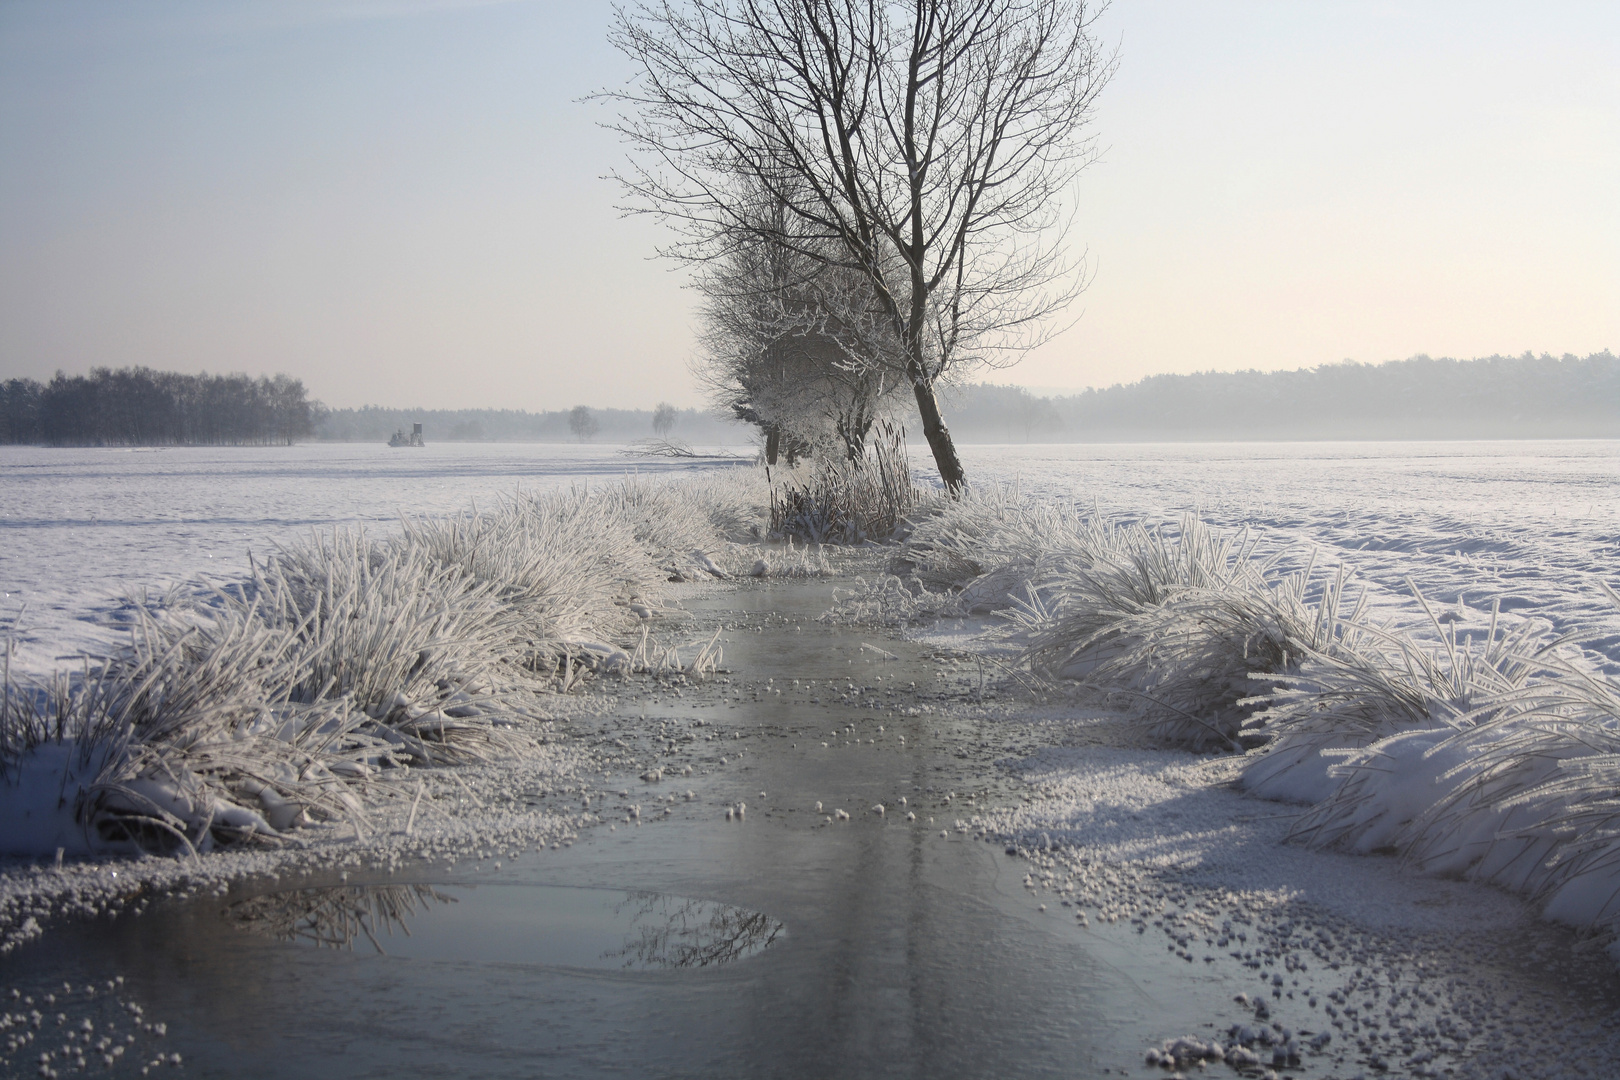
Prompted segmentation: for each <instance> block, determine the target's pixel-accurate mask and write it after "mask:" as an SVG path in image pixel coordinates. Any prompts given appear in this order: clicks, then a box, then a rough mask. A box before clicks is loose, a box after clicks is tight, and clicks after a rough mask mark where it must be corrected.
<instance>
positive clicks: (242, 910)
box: [230, 885, 456, 954]
mask: <svg viewBox="0 0 1620 1080" xmlns="http://www.w3.org/2000/svg"><path fill="white" fill-rule="evenodd" d="M455 902H456V898H455V897H453V896H447V895H445V894H444V893H441V892H439V891H438V890H436V889H434V888H433V887H432V886H430V885H376V886H350V887H344V888H336V889H294V890H292V891H290V892H280V893H270V894H268V895H265V896H255V897H253V898H252V899H250V900H243V901H241V902H239V903H236V904H232V905H231V907H230V913H231V915H232V917H233V918H234V919H235V921H236V924H237V926H239V927H241V928H242V929H243V930H252V931H253V932H255V933H259V934H264V935H265V936H267V937H273V938H276V939H277V940H279V941H307V942H310V943H311V944H314V945H317V946H320V947H321V948H327V949H353V948H354V943H355V941H356V940H358V939H359V938H360V937H361V935H364V936H365V938H366V939H367V940H368V941H370V942H371V944H372V947H374V948H375V949H376V950H377V951H378V952H380V953H384V954H386V953H387V951H388V950H386V949H384V948H383V947H382V942H380V941H378V940H377V935H378V933H387V934H389V935H390V936H392V935H393V933H394V928H395V927H396V926H397V927H398V928H399V930H400V932H401V933H403V934H404V935H405V936H406V937H410V936H411V928H410V926H409V925H408V923H407V921H406V920H407V919H409V918H410V917H411V916H413V915H415V914H417V913H418V912H419V911H426V910H427V909H428V908H430V907H432V906H433V905H434V904H453V903H455Z"/></svg>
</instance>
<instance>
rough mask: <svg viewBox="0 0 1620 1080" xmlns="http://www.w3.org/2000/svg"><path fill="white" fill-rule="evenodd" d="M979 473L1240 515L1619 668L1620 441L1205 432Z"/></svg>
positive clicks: (995, 450) (1027, 485)
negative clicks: (1261, 437)
mask: <svg viewBox="0 0 1620 1080" xmlns="http://www.w3.org/2000/svg"><path fill="white" fill-rule="evenodd" d="M962 456H963V459H964V463H965V465H966V468H967V470H968V474H969V476H970V477H972V478H975V479H980V480H984V479H989V480H997V481H1002V482H1012V483H1016V484H1017V485H1018V487H1019V489H1020V490H1021V491H1022V492H1023V493H1025V494H1028V495H1034V496H1039V497H1050V498H1065V499H1073V500H1075V501H1076V502H1078V503H1079V504H1081V505H1082V506H1085V507H1088V508H1089V507H1092V506H1095V507H1096V508H1097V509H1099V510H1101V511H1102V512H1103V513H1105V514H1108V515H1114V516H1117V517H1119V518H1122V519H1127V520H1137V519H1143V520H1147V521H1160V520H1174V519H1175V517H1176V516H1177V515H1179V514H1181V513H1183V512H1185V511H1195V512H1197V513H1199V514H1200V515H1201V516H1202V517H1203V518H1204V519H1205V520H1206V521H1208V522H1210V523H1211V524H1214V525H1217V526H1221V527H1226V528H1240V527H1244V526H1247V527H1249V528H1251V529H1254V530H1257V531H1259V532H1260V534H1261V536H1262V546H1263V548H1264V549H1266V550H1283V551H1286V552H1290V553H1292V554H1293V557H1292V558H1291V559H1290V560H1289V562H1291V563H1292V562H1297V560H1298V559H1300V558H1304V557H1308V556H1309V553H1310V551H1311V549H1312V548H1313V547H1314V548H1316V549H1317V550H1318V552H1319V555H1320V558H1321V561H1322V562H1329V561H1334V560H1341V559H1342V560H1343V561H1344V562H1345V563H1346V564H1347V565H1348V566H1350V567H1353V568H1354V569H1355V570H1356V571H1357V573H1358V574H1359V575H1360V577H1361V578H1362V579H1363V580H1366V581H1369V582H1372V583H1374V584H1376V585H1378V586H1381V587H1382V588H1383V589H1385V590H1388V591H1389V592H1391V593H1405V586H1404V582H1405V579H1406V578H1408V577H1410V578H1411V579H1412V580H1413V581H1414V582H1416V583H1417V586H1418V588H1419V589H1421V590H1422V591H1423V592H1424V593H1425V595H1427V596H1428V597H1430V598H1431V599H1432V600H1435V601H1438V602H1443V603H1448V604H1450V603H1455V602H1456V599H1457V597H1458V595H1459V594H1461V595H1463V596H1464V597H1465V599H1466V601H1467V603H1468V604H1469V605H1470V606H1474V607H1480V606H1485V607H1488V606H1489V603H1490V601H1491V600H1492V599H1493V598H1499V599H1500V600H1501V602H1502V610H1503V611H1505V612H1517V613H1519V614H1534V615H1538V616H1541V617H1542V618H1545V619H1547V620H1548V621H1549V622H1551V623H1552V624H1553V625H1554V626H1555V627H1557V628H1558V629H1559V630H1560V631H1563V630H1568V629H1572V628H1575V627H1577V626H1582V625H1584V624H1587V623H1589V622H1591V621H1594V620H1595V621H1596V622H1597V624H1598V626H1599V627H1600V629H1599V630H1598V631H1597V632H1595V633H1586V634H1582V637H1583V638H1586V639H1587V645H1588V648H1591V649H1594V650H1595V651H1597V652H1598V653H1600V654H1601V655H1602V656H1603V657H1604V658H1605V660H1606V664H1605V666H1606V668H1607V670H1608V671H1609V672H1610V673H1614V672H1616V671H1620V612H1616V611H1615V610H1614V607H1613V605H1612V604H1610V603H1609V602H1608V600H1607V599H1606V598H1604V597H1603V595H1602V594H1601V593H1600V592H1599V591H1598V590H1597V588H1596V587H1595V586H1594V583H1593V582H1594V579H1596V578H1604V579H1606V580H1608V581H1609V582H1610V583H1611V584H1615V583H1616V582H1617V580H1620V569H1617V568H1620V442H1616V441H1613V440H1568V441H1539V442H1538V441H1523V442H1433V443H1419V442H1410V443H1408V442H1387V443H1206V444H1154V445H1125V446H1112V445H1109V446H1086V445H1072V444H1065V445H1036V446H1018V445H1009V446H968V447H964V448H963V455H962Z"/></svg>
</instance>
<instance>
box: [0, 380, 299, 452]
mask: <svg viewBox="0 0 1620 1080" xmlns="http://www.w3.org/2000/svg"><path fill="white" fill-rule="evenodd" d="M319 409H320V406H319V404H318V403H316V402H312V401H310V400H309V398H308V395H307V393H306V391H305V390H304V384H303V383H302V382H300V381H299V380H297V379H294V378H290V377H289V376H286V375H276V376H273V377H270V376H261V377H259V378H257V379H254V378H250V377H249V376H247V375H208V374H202V375H182V374H179V373H177V372H172V371H153V370H152V369H150V368H144V367H132V368H120V369H118V370H117V371H114V370H112V369H111V368H104V367H103V368H92V369H91V370H90V374H89V375H64V374H63V373H62V372H60V371H59V372H57V373H56V377H55V378H53V379H52V380H51V381H50V382H48V383H40V382H36V381H35V380H33V379H8V380H5V381H3V382H0V443H41V444H44V445H46V446H264V445H272V444H276V445H285V444H291V443H292V442H294V441H295V440H298V439H303V438H308V437H309V436H310V435H312V434H314V431H315V418H316V415H317V413H318V411H319Z"/></svg>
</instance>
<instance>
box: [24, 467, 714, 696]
mask: <svg viewBox="0 0 1620 1080" xmlns="http://www.w3.org/2000/svg"><path fill="white" fill-rule="evenodd" d="M620 450H621V448H620V447H618V446H612V445H602V446H598V445H566V444H555V443H488V444H485V443H451V444H437V445H430V446H427V447H423V448H403V449H394V448H391V447H388V446H382V445H373V444H369V443H364V444H362V443H315V444H310V445H300V446H251V447H169V448H163V449H150V450H144V449H128V448H119V449H105V450H103V449H51V448H45V447H36V446H0V633H5V632H8V631H9V632H12V633H14V634H15V636H16V642H17V645H16V652H15V653H14V655H13V663H14V664H15V665H17V666H18V667H21V668H24V669H28V670H33V671H36V672H43V671H49V670H51V669H53V668H56V667H60V666H62V664H63V662H64V661H63V658H66V657H71V656H73V655H74V654H77V653H82V652H92V653H94V652H100V651H104V650H105V649H106V647H107V645H108V644H109V643H110V642H111V641H113V640H114V637H115V634H116V631H115V630H114V629H113V627H112V626H110V625H109V623H108V619H107V614H108V612H109V611H110V610H111V609H113V608H114V607H115V606H116V605H117V604H118V602H119V601H120V600H121V599H122V598H123V597H124V596H126V595H129V594H131V593H138V592H139V591H141V590H149V591H152V592H160V591H162V590H163V589H165V588H167V587H168V586H170V585H174V584H176V583H179V582H183V581H187V580H190V579H192V578H194V577H197V576H199V575H201V576H206V577H208V578H211V579H214V580H216V581H230V580H232V579H234V578H237V577H240V576H242V575H243V574H245V573H246V570H247V555H248V552H250V551H252V552H254V553H256V554H258V555H263V554H265V553H266V552H268V551H270V550H272V549H273V548H274V547H275V546H276V545H278V544H286V543H289V542H293V541H296V540H300V539H303V538H307V537H308V536H309V534H310V532H311V530H325V531H329V530H330V529H331V528H332V527H333V526H336V525H362V526H365V527H367V528H369V529H372V530H374V531H376V532H377V533H379V534H386V533H388V532H392V531H396V530H397V529H398V526H399V522H400V519H401V517H403V516H410V517H413V518H425V517H434V516H439V515H444V514H451V513H456V512H459V511H462V510H465V509H467V508H468V506H470V505H478V506H480V507H488V506H492V505H494V504H495V503H496V502H497V501H499V500H500V499H501V498H502V497H504V496H508V495H511V494H512V493H514V492H516V491H519V490H523V491H529V492H542V491H546V490H549V489H555V488H560V487H568V486H570V485H580V486H589V487H593V488H594V487H600V486H602V485H603V484H605V483H608V482H611V481H614V480H619V479H622V478H624V477H625V476H628V475H639V476H644V477H649V478H651V477H675V476H685V475H692V474H693V473H696V472H702V471H706V470H709V469H714V468H721V467H726V466H725V463H724V462H723V461H717V460H683V461H671V460H668V459H648V458H639V457H631V456H627V455H625V454H623V453H620ZM722 452H723V451H722Z"/></svg>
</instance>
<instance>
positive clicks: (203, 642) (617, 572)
mask: <svg viewBox="0 0 1620 1080" xmlns="http://www.w3.org/2000/svg"><path fill="white" fill-rule="evenodd" d="M765 503H766V499H765V496H764V492H763V479H762V477H759V476H757V475H756V474H755V473H754V472H753V471H751V470H733V471H732V472H731V473H729V474H727V475H725V476H716V477H709V478H701V479H694V480H689V481H686V482H683V483H678V484H659V485H653V484H647V483H642V482H638V481H635V480H630V481H625V482H622V483H620V484H617V485H614V486H612V487H610V488H608V489H606V490H603V491H599V492H597V493H595V494H590V493H587V492H585V491H583V490H573V491H566V492H556V493H549V494H542V495H519V496H514V497H512V498H510V499H508V500H506V501H505V502H503V503H502V504H501V505H500V506H499V507H497V508H496V509H494V510H492V511H489V512H484V513H480V512H476V511H470V512H467V513H465V514H463V515H461V516H458V517H451V518H440V519H432V520H427V521H417V522H407V525H406V528H405V529H404V530H403V531H402V532H401V533H400V534H399V535H397V536H394V537H391V538H389V539H386V540H373V539H371V538H370V537H368V536H367V535H366V534H365V533H364V532H362V531H358V530H335V531H334V532H333V533H332V534H330V535H329V536H320V535H317V536H315V537H314V538H312V539H310V540H308V541H306V542H304V543H301V544H296V545H293V546H289V547H286V548H282V549H280V550H279V551H277V552H276V554H274V555H272V556H270V557H268V558H265V559H262V560H259V561H256V562H255V563H254V565H253V573H252V576H251V577H250V578H249V580H247V581H246V582H240V583H236V584H233V585H231V586H228V587H224V588H214V589H211V590H210V589H203V588H198V589H193V590H176V591H173V592H171V593H170V594H168V595H167V596H166V597H164V598H163V600H162V601H161V602H159V603H152V604H145V605H138V606H135V607H133V608H132V610H131V617H132V621H133V629H132V633H131V637H130V640H129V642H128V644H127V645H126V646H125V647H124V648H123V649H122V650H120V651H119V652H117V653H114V654H113V655H111V656H109V657H107V658H106V659H105V660H102V661H98V662H95V663H91V664H88V665H87V666H86V668H85V669H84V671H83V672H82V673H79V674H77V675H66V674H63V675H56V676H54V677H51V678H48V679H45V680H41V681H39V682H30V681H27V680H26V679H24V678H23V677H22V676H21V675H20V674H19V673H17V672H15V671H13V672H11V673H10V676H9V677H8V681H7V684H6V687H5V696H4V701H3V711H0V820H3V821H4V822H5V824H6V828H5V830H4V840H3V843H4V848H5V851H6V853H8V854H12V855H23V856H44V855H49V854H51V853H52V852H56V853H57V855H58V857H59V858H60V857H61V855H63V854H66V855H70V856H85V855H94V854H112V853H126V854H127V853H136V852H142V851H180V852H192V853H203V852H207V851H210V850H212V849H214V848H216V847H221V846H226V847H228V846H237V845H245V846H254V847H275V848H279V847H284V846H286V845H288V844H293V845H299V844H302V843H304V842H305V841H306V838H308V837H309V836H311V835H321V834H334V833H335V834H338V835H342V836H345V837H351V838H354V839H362V840H363V839H364V838H365V837H366V836H367V835H368V834H369V833H370V832H371V831H372V829H373V823H372V820H371V818H372V815H373V813H374V811H375V809H376V807H377V806H379V805H381V804H386V803H403V802H405V801H410V802H412V803H413V804H414V803H416V802H418V801H419V795H420V790H421V789H420V786H419V784H418V785H417V786H416V787H414V788H413V783H414V782H415V781H414V780H413V779H412V777H413V776H414V775H415V774H416V773H417V772H419V771H420V770H422V769H430V770H431V769H432V768H434V767H440V766H445V765H457V764H464V763H469V762H477V763H499V762H510V761H518V760H524V759H528V758H531V757H533V756H534V755H535V754H537V753H539V754H541V756H542V757H543V756H544V752H543V750H542V748H543V747H545V745H546V743H547V741H548V740H547V734H546V731H545V724H546V721H547V719H548V717H547V715H546V714H547V704H546V700H545V699H546V697H547V696H548V695H552V694H555V693H556V692H558V691H567V690H569V689H571V688H572V687H573V686H574V685H575V683H576V682H577V681H579V680H581V679H583V678H586V677H587V676H588V675H589V674H590V673H593V672H598V671H602V670H613V669H624V670H629V669H631V668H636V667H639V668H641V669H654V668H658V667H667V666H669V665H670V664H672V663H678V662H679V661H678V660H677V659H675V658H673V657H672V656H671V655H670V654H668V653H667V652H661V651H660V650H659V649H658V648H657V646H656V642H655V641H654V639H653V638H652V637H651V636H650V635H649V634H648V633H647V632H646V627H647V626H648V624H649V623H650V622H651V621H652V620H653V618H654V616H655V614H656V613H657V612H658V611H659V610H661V608H662V600H663V596H664V593H665V590H666V589H667V587H668V585H667V583H668V582H669V581H671V580H682V579H686V578H690V577H693V576H699V577H712V576H724V575H726V574H727V573H728V570H727V569H726V568H724V567H722V566H721V565H720V564H721V563H722V562H735V563H736V564H737V565H735V566H733V567H731V569H732V570H735V571H737V572H743V573H746V572H750V571H751V570H752V569H753V568H754V566H755V565H756V562H757V560H756V558H755V556H756V554H757V553H756V552H755V551H754V550H753V549H752V548H749V549H746V550H743V549H741V548H739V547H737V546H736V545H735V544H734V543H732V542H733V541H739V542H740V541H746V540H747V539H748V537H749V536H750V535H757V534H758V531H759V529H758V527H759V515H760V513H761V512H762V509H763V506H764V504H765ZM711 552H712V554H711ZM717 560H719V561H717ZM800 561H803V556H801V557H800ZM787 569H792V568H791V567H789V568H787ZM638 632H639V640H638V639H637V634H638ZM616 641H622V642H624V644H625V645H626V646H631V647H634V649H635V652H634V653H632V652H630V651H627V649H626V648H621V647H620V645H619V644H616V643H615V642H616ZM693 662H694V663H698V664H701V663H703V662H704V659H703V655H702V654H700V655H699V656H698V658H697V659H696V660H695V661H693ZM708 663H709V664H710V665H711V666H712V658H711V659H710V660H709V661H708Z"/></svg>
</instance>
